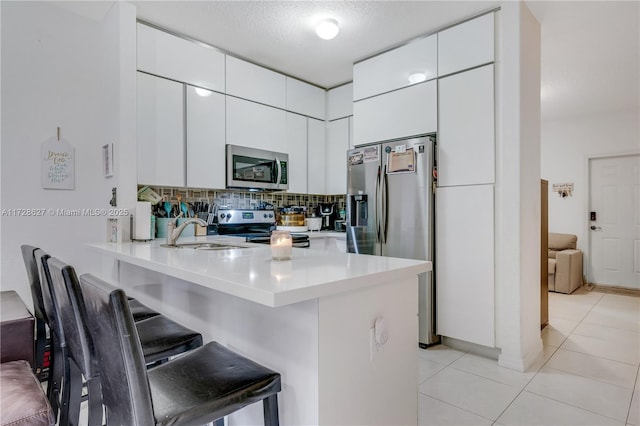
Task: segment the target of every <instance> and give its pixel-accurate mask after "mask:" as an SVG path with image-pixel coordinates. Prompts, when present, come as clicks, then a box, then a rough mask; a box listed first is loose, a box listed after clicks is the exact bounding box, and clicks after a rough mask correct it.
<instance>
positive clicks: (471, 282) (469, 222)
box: [435, 185, 495, 348]
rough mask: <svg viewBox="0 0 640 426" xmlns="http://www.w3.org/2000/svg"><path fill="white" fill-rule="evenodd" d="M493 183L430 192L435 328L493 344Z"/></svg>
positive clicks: (462, 338) (458, 336)
mask: <svg viewBox="0 0 640 426" xmlns="http://www.w3.org/2000/svg"><path fill="white" fill-rule="evenodd" d="M493 191H494V188H493V185H474V186H455V187H446V188H438V189H437V190H436V253H437V256H436V269H435V270H436V316H437V319H436V327H437V333H438V334H440V335H442V336H447V337H453V338H455V339H460V340H464V341H467V342H472V343H477V344H479V345H483V346H488V347H492V348H493V347H495V319H494V316H495V301H494V297H495V296H494V219H493V217H494V207H493V205H494V204H493V200H494V193H493Z"/></svg>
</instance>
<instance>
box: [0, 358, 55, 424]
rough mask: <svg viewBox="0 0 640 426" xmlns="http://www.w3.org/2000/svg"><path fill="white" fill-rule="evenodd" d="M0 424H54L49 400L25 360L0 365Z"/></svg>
mask: <svg viewBox="0 0 640 426" xmlns="http://www.w3.org/2000/svg"><path fill="white" fill-rule="evenodd" d="M0 424H2V426H5V425H12V426H13V425H16V426H18V425H19V426H27V425H29V426H40V425H42V426H45V425H46V426H51V425H54V424H55V419H54V418H53V412H52V410H51V405H49V400H47V397H46V396H45V394H44V391H43V390H42V387H41V386H40V382H39V381H38V379H37V378H36V376H35V375H34V374H33V372H32V370H31V366H30V365H29V363H28V362H27V361H23V360H19V361H10V362H3V363H2V364H0Z"/></svg>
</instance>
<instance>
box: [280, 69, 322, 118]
mask: <svg viewBox="0 0 640 426" xmlns="http://www.w3.org/2000/svg"><path fill="white" fill-rule="evenodd" d="M325 93H326V92H325V90H324V89H321V88H319V87H316V86H313V85H311V84H308V83H305V82H303V81H300V80H296V79H295V78H291V77H287V111H292V112H297V113H299V114H302V115H306V116H308V117H313V118H317V119H320V120H324V116H325Z"/></svg>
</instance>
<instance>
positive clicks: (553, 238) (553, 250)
mask: <svg viewBox="0 0 640 426" xmlns="http://www.w3.org/2000/svg"><path fill="white" fill-rule="evenodd" d="M577 241H578V237H576V236H575V235H572V234H557V233H554V232H549V245H548V247H549V260H548V267H549V291H555V292H558V293H567V294H569V293H573V292H574V291H575V290H576V289H577V288H578V287H580V286H581V285H582V251H580V250H578V249H576V242H577Z"/></svg>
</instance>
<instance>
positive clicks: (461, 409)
mask: <svg viewBox="0 0 640 426" xmlns="http://www.w3.org/2000/svg"><path fill="white" fill-rule="evenodd" d="M418 393H419V394H420V395H421V396H426V397H428V398H433V399H435V400H436V401H440V402H442V403H443V404H446V405H448V406H450V407H453V408H456V409H458V410H460V411H464V412H465V413H469V414H473V415H474V416H478V417H481V418H483V419H485V420H489V421H491V422H492V423H495V422H497V421H498V420H497V418H496V420H494V419H492V418H489V417H485V416H483V415H481V414H478V413H474V412H473V411H469V410H466V409H464V408H462V407H458V406H457V405H455V404H452V403H450V402H447V401H443V400H441V399H440V398H436V397H435V396H431V395H427V394H424V393H420V392H418Z"/></svg>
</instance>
